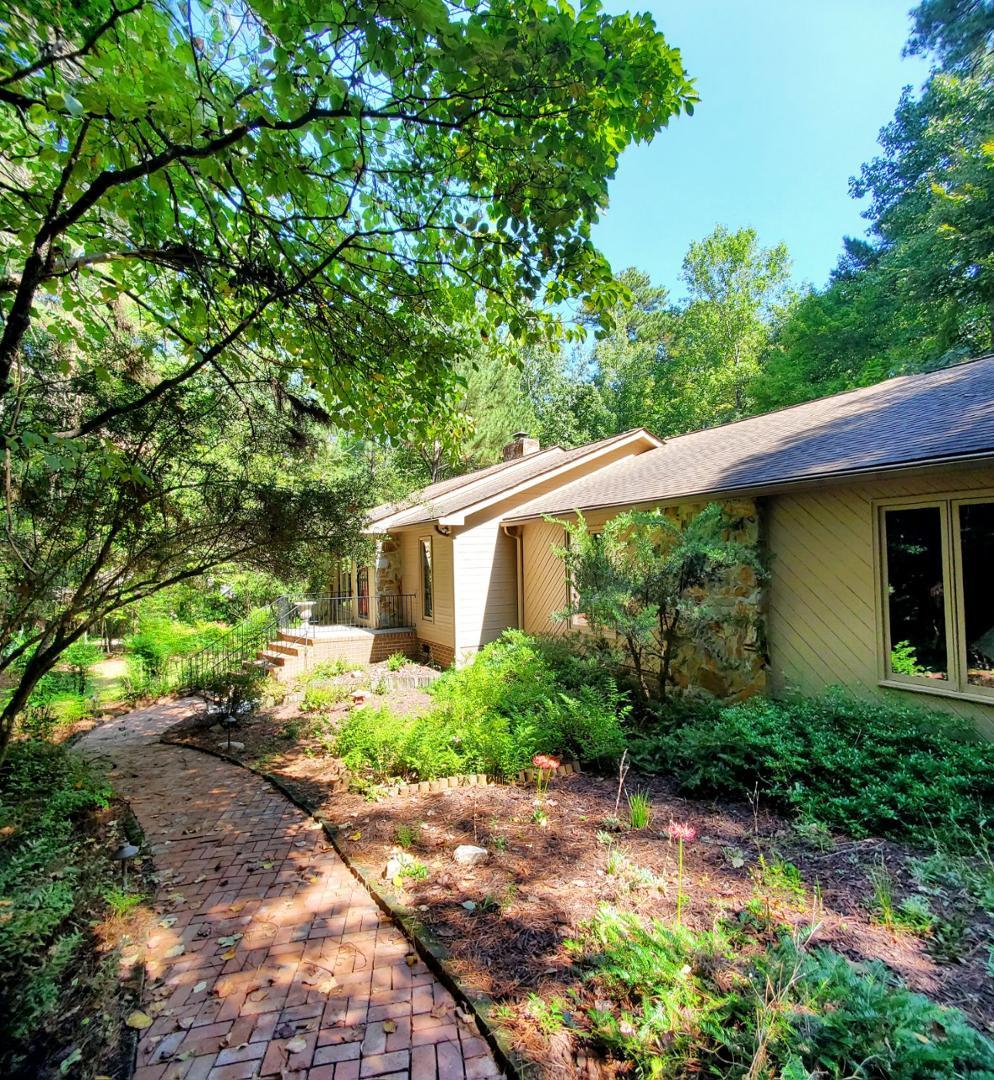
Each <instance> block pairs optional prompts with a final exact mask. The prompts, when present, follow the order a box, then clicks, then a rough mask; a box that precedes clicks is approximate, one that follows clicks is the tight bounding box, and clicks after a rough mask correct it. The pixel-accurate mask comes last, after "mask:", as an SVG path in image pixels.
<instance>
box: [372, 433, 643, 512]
mask: <svg viewBox="0 0 994 1080" xmlns="http://www.w3.org/2000/svg"><path fill="white" fill-rule="evenodd" d="M636 430H638V429H636ZM633 433H634V432H631V431H625V432H622V433H621V434H620V435H611V436H609V437H608V438H606V439H600V440H599V441H597V442H592V443H587V444H586V445H585V446H578V447H576V448H575V449H573V450H564V449H563V448H562V447H561V446H550V447H547V448H546V449H545V450H539V451H537V452H536V453H534V454H528V455H527V456H526V457H523V458H515V459H513V460H512V461H503V462H500V463H499V464H497V465H491V466H489V467H487V468H485V469H477V470H476V471H475V472H471V473H466V474H464V475H463V476H456V477H452V478H451V479H449V480H441V481H439V482H438V483H437V484H431V485H429V486H428V487H425V488H421V489H420V490H419V491H415V492H413V493H412V494H411V495H409V496H408V497H407V498H406V499H403V500H402V501H400V502H396V503H384V504H383V505H382V506H377V507H375V508H374V509H373V510H371V511H370V512H369V516H368V525H369V526H374V527H375V526H378V525H380V524H381V523H382V524H383V527H385V528H389V529H393V528H400V527H401V526H404V525H419V524H421V523H422V522H426V521H433V520H435V519H436V518H440V517H445V516H446V515H447V514H456V513H459V512H460V511H462V510H464V509H466V508H468V507H470V506H474V505H475V504H476V503H478V502H481V501H483V500H484V499H489V498H491V497H492V496H494V495H499V494H501V492H503V491H509V490H510V489H511V488H515V487H517V486H518V485H519V484H522V483H525V482H526V481H528V480H533V479H536V478H537V477H540V476H543V475H544V474H545V473H547V472H550V471H551V470H552V469H556V468H559V467H560V466H562V465H568V464H569V463H570V462H572V461H576V460H578V459H580V458H583V457H586V456H587V455H589V454H593V453H596V452H597V451H599V450H602V449H605V448H607V447H609V446H610V445H611V444H612V443H615V442H619V441H620V440H622V439H626V438H628V437H629V436H630V435H632V434H633Z"/></svg>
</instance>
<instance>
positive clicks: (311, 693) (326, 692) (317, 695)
mask: <svg viewBox="0 0 994 1080" xmlns="http://www.w3.org/2000/svg"><path fill="white" fill-rule="evenodd" d="M349 692H350V691H349V688H348V687H347V686H343V685H342V684H341V683H309V684H308V686H307V689H306V690H305V691H304V697H303V699H302V701H301V703H300V707H301V708H302V709H303V710H304V712H321V711H323V710H324V709H330V708H331V706H332V705H337V704H338V703H339V702H340V701H344V700H345V699H346V698H347V697H348V696H349Z"/></svg>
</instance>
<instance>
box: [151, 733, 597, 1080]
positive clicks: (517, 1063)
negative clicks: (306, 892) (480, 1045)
mask: <svg viewBox="0 0 994 1080" xmlns="http://www.w3.org/2000/svg"><path fill="white" fill-rule="evenodd" d="M159 741H160V742H162V743H166V744H167V745H169V746H180V747H183V749H185V750H197V751H198V752H200V753H202V754H209V755H210V756H212V757H216V758H220V759H221V760H222V761H226V762H228V763H230V764H232V765H238V766H239V767H240V768H243V769H245V770H246V771H247V772H251V773H254V774H255V775H256V776H258V777H259V778H260V779H262V780H265V781H266V783H268V784H270V785H271V786H272V787H274V788H275V789H276V790H277V791H278V792H279V793H280V794H281V795H283V796H284V798H286V799H288V800H289V801H290V802H291V803H292V804H293V805H294V806H296V807H297V809H298V810H301V811H302V812H303V813H305V814H307V816H308V817H310V818H312V819H313V820H314V821H316V822H317V823H318V824H319V825H320V826H321V828H322V830H323V831H324V834H325V836H326V837H327V838H328V841H329V842H330V844H331V846H332V847H333V848H334V849H335V852H336V853H337V854H338V856H339V858H340V859H341V860H342V862H343V863H345V866H346V868H347V869H348V871H349V873H351V874H352V876H353V877H354V878H355V879H356V880H357V881H358V882H359V884H360V885H362V886H363V888H364V889H365V890H366V891H367V892H368V893H369V895H370V896H371V897H372V898H373V901H374V902H375V904H376V906H377V907H379V909H380V910H381V911H382V912H383V913H384V914H386V915H389V916H390V918H391V919H393V920H394V922H395V923H396V924H397V925H398V926H399V927H400V929H401V932H402V933H403V935H404V937H406V938H407V940H408V941H409V942H410V943H411V945H412V946H413V948H414V950H415V951H416V952H417V954H418V956H419V957H420V958H421V959H422V960H423V961H424V963H425V965H426V966H427V967H428V969H429V970H430V971H431V972H432V974H433V975H434V976H435V978H437V979H438V981H439V982H440V983H441V984H442V985H443V986H444V987H445V989H446V990H448V991H449V993H450V994H452V996H453V997H454V998H455V1000H456V1002H457V1003H458V1004H460V1005H462V1006H464V1008H465V1011H467V1012H469V1013H470V1014H471V1015H472V1016H473V1018H474V1019H475V1021H476V1026H477V1029H478V1030H479V1032H480V1035H481V1036H482V1037H483V1038H484V1039H485V1040H486V1042H487V1045H488V1046H489V1047H490V1049H491V1051H492V1052H493V1055H494V1058H495V1059H496V1061H497V1064H498V1065H499V1066H500V1067H501V1068H502V1069H503V1070H504V1072H505V1073H506V1074H507V1076H508V1077H509V1078H510V1080H524V1077H525V1075H526V1074H525V1069H526V1067H527V1065H528V1063H527V1062H526V1061H525V1060H524V1059H523V1058H521V1057H520V1056H519V1055H518V1054H517V1052H516V1051H515V1050H514V1048H513V1047H512V1045H511V1043H510V1042H509V1041H508V1039H507V1038H506V1037H505V1036H504V1035H502V1034H501V1033H500V1032H499V1030H497V1029H496V1028H494V1027H492V1026H491V1024H490V1016H491V1014H492V1012H493V1010H494V1008H495V1006H496V1002H495V1001H494V1000H493V998H491V997H490V996H489V995H488V994H484V993H483V992H482V991H479V990H475V989H473V988H472V987H465V986H463V985H462V983H461V982H460V981H459V978H458V977H457V975H456V974H455V972H454V971H453V970H452V966H451V957H450V956H449V953H448V950H447V949H446V947H445V945H444V944H443V943H442V941H441V940H440V939H439V938H438V937H436V936H435V935H434V934H433V933H432V932H431V931H430V930H429V929H428V928H427V927H426V926H424V924H423V923H421V922H420V920H419V919H418V918H417V917H416V915H415V914H414V913H413V912H412V911H411V910H410V909H409V908H408V907H406V906H405V905H404V904H403V903H402V901H401V899H400V894H399V893H397V892H396V891H395V890H393V889H391V888H390V887H389V885H387V884H385V883H384V881H383V879H382V878H381V877H380V876H379V875H378V874H376V872H375V871H374V870H373V868H372V867H368V866H364V865H363V864H361V863H359V862H357V861H356V860H355V859H354V858H353V857H352V855H351V854H350V853H349V852H348V851H347V850H346V849H345V848H343V846H342V844H341V843H340V841H339V839H338V828H337V826H335V825H333V824H332V823H331V822H330V821H328V820H327V818H325V817H323V816H322V815H321V814H318V813H315V812H314V810H312V809H311V807H309V806H308V805H307V804H306V803H305V802H304V801H303V800H302V799H301V798H300V797H299V796H298V795H296V794H295V793H294V792H293V791H292V790H291V789H290V788H289V787H287V785H286V784H285V783H284V782H283V781H282V780H281V779H280V778H279V777H277V776H274V775H273V774H272V773H268V772H265V771H263V770H262V769H257V768H256V767H255V766H254V765H250V764H249V763H248V762H246V761H241V760H239V759H238V758H236V757H234V756H233V755H232V754H228V753H226V752H225V751H224V750H219V749H214V748H211V747H206V746H197V745H195V744H193V743H188V742H183V741H181V740H180V739H176V738H169V737H168V736H167V735H161V736H160V737H159ZM566 769H569V772H574V771H575V772H579V771H580V770H579V766H572V765H563V766H560V767H559V769H557V770H556V773H557V774H558V775H568V773H566V772H565V770H566ZM526 773H535V770H531V769H529V770H525V771H524V772H522V773H519V774H518V775H519V777H523V776H525V775H526ZM480 775H482V774H480ZM446 780H460V781H465V782H466V783H465V784H462V783H456V784H448V783H447V784H446V785H445V787H446V788H448V787H462V786H470V785H471V784H472V782H473V780H476V783H477V784H479V780H478V778H477V777H476V776H475V775H474V776H473V778H472V780H471V779H470V777H469V776H465V777H446ZM427 783H439V781H427ZM402 786H403V787H404V788H411V789H413V791H414V792H417V793H419V794H420V785H418V784H406V785H402ZM484 786H496V782H495V781H491V780H488V779H487V778H486V777H485V776H484ZM429 790H431V791H441V790H443V788H441V787H437V788H430V789H429Z"/></svg>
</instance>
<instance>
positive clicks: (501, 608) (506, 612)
mask: <svg viewBox="0 0 994 1080" xmlns="http://www.w3.org/2000/svg"><path fill="white" fill-rule="evenodd" d="M452 547H453V557H454V578H455V589H456V595H457V596H458V597H459V610H458V616H457V619H456V662H457V663H465V662H466V661H467V660H468V659H470V658H471V657H472V655H473V654H474V653H475V652H476V650H477V649H479V648H480V646H481V645H486V643H487V642H488V641H493V640H494V639H495V638H498V637H500V635H501V633H502V632H503V631H504V630H506V629H507V628H508V627H509V626H517V625H518V568H517V552H516V550H515V542H514V540H513V539H512V538H511V537H510V536H508V535H507V534H506V533H505V532H504V530H503V529H502V528H501V527H500V522H499V521H496V520H490V521H484V522H482V523H481V524H479V525H476V526H475V527H473V528H469V529H465V530H463V531H461V532H459V533H458V534H457V535H456V536H455V537H454V539H453V545H452Z"/></svg>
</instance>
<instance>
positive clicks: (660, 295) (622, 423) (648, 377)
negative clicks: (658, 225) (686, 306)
mask: <svg viewBox="0 0 994 1080" xmlns="http://www.w3.org/2000/svg"><path fill="white" fill-rule="evenodd" d="M618 280H619V282H620V283H621V284H622V285H623V286H624V287H625V290H626V295H625V297H624V299H623V300H622V302H621V303H619V304H618V305H616V307H615V309H614V310H613V311H612V312H611V321H610V324H609V325H608V326H607V327H605V328H604V331H603V335H602V336H601V338H600V340H598V341H597V343H596V344H595V346H594V350H593V360H594V364H595V366H596V376H595V379H596V382H597V385H598V386H599V387H600V389H601V394H602V396H603V398H604V401H605V402H606V404H607V407H608V409H609V410H610V412H611V415H612V421H611V426H612V428H613V430H614V431H628V430H630V429H631V428H636V427H649V428H653V427H655V426H656V424H657V420H658V401H659V398H660V396H661V395H664V394H665V391H666V386H667V382H666V380H667V372H666V365H667V363H668V360H669V350H670V345H671V342H672V339H673V336H674V334H675V333H676V317H675V313H674V309H673V306H672V305H671V304H670V303H669V296H668V293H667V291H666V289H663V288H660V287H659V286H657V285H653V283H652V280H651V279H650V277H649V275H648V274H646V273H643V272H642V271H640V270H636V269H634V268H631V269H628V270H625V271H623V272H622V273H621V274H619V275H618Z"/></svg>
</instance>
